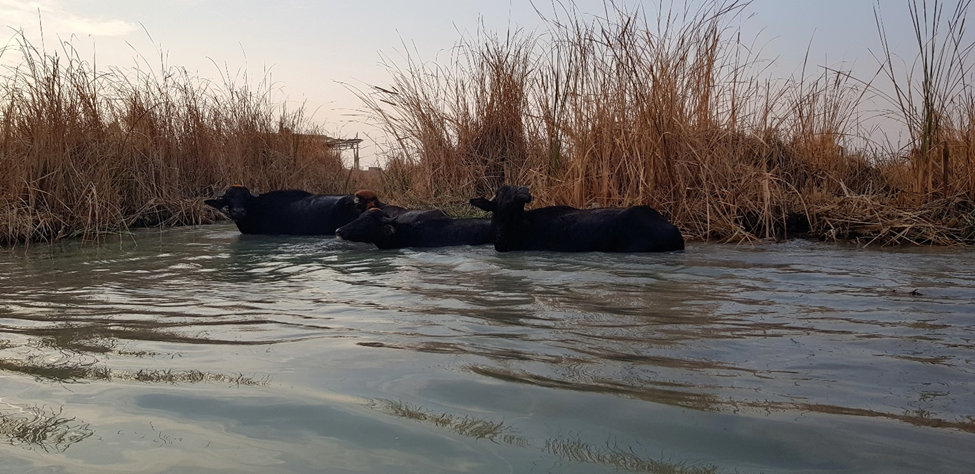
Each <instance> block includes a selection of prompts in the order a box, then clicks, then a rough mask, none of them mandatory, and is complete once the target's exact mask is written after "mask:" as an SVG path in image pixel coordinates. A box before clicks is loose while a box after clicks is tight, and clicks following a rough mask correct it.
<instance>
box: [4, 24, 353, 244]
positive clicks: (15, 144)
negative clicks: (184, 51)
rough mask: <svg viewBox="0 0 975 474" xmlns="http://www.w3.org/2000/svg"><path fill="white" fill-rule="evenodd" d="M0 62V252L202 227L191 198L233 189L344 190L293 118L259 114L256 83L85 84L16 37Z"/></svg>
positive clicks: (161, 80)
mask: <svg viewBox="0 0 975 474" xmlns="http://www.w3.org/2000/svg"><path fill="white" fill-rule="evenodd" d="M0 54H2V55H3V57H2V59H3V60H4V62H3V64H8V66H6V67H5V69H4V73H3V81H2V83H0V245H10V244H14V243H17V242H34V241H53V240H57V239H61V238H65V237H81V238H95V237H97V236H99V235H103V234H105V233H111V232H118V231H120V230H125V229H128V228H130V227H132V226H149V225H179V224H197V223H203V222H210V221H211V220H213V219H214V218H215V217H216V214H215V213H214V212H213V210H212V209H208V208H207V207H206V206H205V205H203V203H202V199H203V198H206V197H210V196H212V195H214V193H218V192H220V191H221V190H222V189H223V188H225V187H226V186H229V185H230V184H234V183H241V184H245V185H246V186H248V187H250V188H251V189H257V190H262V191H269V190H272V189H278V188H290V187H297V188H304V189H307V190H310V191H315V192H339V191H343V190H346V188H349V187H352V186H354V183H349V182H348V181H349V176H350V175H349V173H348V171H347V170H343V167H342V162H341V156H340V155H339V153H338V152H337V151H335V150H333V149H331V148H329V147H328V146H326V144H325V142H324V141H323V137H322V136H320V135H319V134H318V133H316V132H317V131H316V130H315V128H314V127H312V126H310V125H309V124H308V123H307V121H306V120H305V117H304V110H303V109H299V110H296V111H289V110H286V109H285V108H284V107H281V106H277V105H275V104H273V103H272V101H271V96H272V93H273V90H272V89H273V88H272V85H271V84H268V83H267V81H266V80H265V81H262V82H261V83H260V84H259V85H258V86H257V87H256V88H251V87H250V86H249V85H246V84H247V83H248V82H249V81H248V78H247V77H246V74H245V75H243V76H242V77H241V76H238V77H229V75H228V77H227V78H226V79H225V80H224V83H222V84H218V83H213V82H209V81H205V80H201V79H198V78H196V77H193V76H191V75H189V74H188V73H187V72H186V71H185V70H183V69H180V68H174V67H168V66H165V65H162V66H160V68H159V70H158V71H153V70H140V69H135V70H119V69H111V70H109V71H98V70H96V69H95V68H94V66H93V65H92V63H91V62H88V61H86V60H83V59H82V58H80V57H79V55H78V54H77V53H76V51H75V50H73V49H72V48H71V45H70V44H68V43H64V44H62V48H61V50H59V51H57V52H55V53H47V52H45V51H43V50H40V49H38V48H36V47H35V46H33V45H32V44H30V42H29V41H27V39H26V38H24V37H23V36H20V37H18V38H15V41H13V42H12V43H11V46H8V47H7V48H6V49H4V50H0ZM17 55H19V58H16V56H17ZM13 59H18V60H13ZM239 82H243V83H244V84H245V85H243V86H242V85H239V84H238V83H239Z"/></svg>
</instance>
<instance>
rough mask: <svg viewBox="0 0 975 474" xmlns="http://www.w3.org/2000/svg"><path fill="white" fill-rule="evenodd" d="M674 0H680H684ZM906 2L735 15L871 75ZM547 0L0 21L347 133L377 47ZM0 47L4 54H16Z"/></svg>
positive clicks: (129, 0)
mask: <svg viewBox="0 0 975 474" xmlns="http://www.w3.org/2000/svg"><path fill="white" fill-rule="evenodd" d="M627 3H628V4H634V3H639V2H632V1H630V2H627ZM674 3H675V4H676V5H677V6H676V8H677V9H682V8H683V7H682V6H681V5H683V2H681V1H675V2H674ZM691 3H692V4H694V5H697V4H699V3H700V2H691ZM657 4H658V2H643V7H644V8H645V9H646V10H649V12H650V14H651V15H652V14H653V12H655V11H656V8H657V7H656V5H657ZM669 4H670V2H669V1H667V2H665V5H669ZM907 4H908V2H907V0H903V1H891V0H884V1H881V2H879V4H878V3H877V2H875V1H870V0H803V1H799V0H754V1H752V2H751V3H750V5H749V6H748V7H747V9H746V10H745V14H744V15H743V16H742V18H741V25H740V26H741V28H742V36H743V39H744V38H748V39H752V38H757V39H758V41H757V44H758V45H760V46H762V50H763V54H762V56H763V57H765V58H767V59H775V58H777V62H776V64H775V69H774V71H775V74H777V75H780V76H788V75H789V74H792V73H794V72H797V71H798V68H799V66H800V65H801V63H802V59H803V56H804V55H805V53H806V50H807V47H809V46H810V43H811V48H810V63H811V65H813V66H823V65H826V66H831V67H849V65H850V64H855V67H856V70H857V71H863V72H862V74H865V75H869V74H871V72H872V71H873V70H875V69H876V67H877V63H876V61H875V60H874V59H873V57H872V55H871V51H873V52H875V53H876V52H879V40H878V34H877V28H876V24H875V20H874V9H875V8H876V7H877V6H878V5H879V8H880V9H881V11H882V13H883V18H884V22H885V25H886V28H887V32H888V37H889V40H890V42H891V43H892V46H894V47H895V48H897V49H898V50H899V51H901V54H903V55H904V56H906V57H907V59H908V60H913V57H914V55H915V52H914V51H913V50H912V49H911V48H914V42H913V38H912V34H913V33H912V31H911V29H910V20H909V16H908V10H907ZM557 5H558V4H553V3H552V2H551V0H539V1H535V2H534V4H533V3H532V2H531V1H528V0H509V1H490V2H485V1H483V0H480V1H468V0H453V1H429V0H412V1H372V0H358V1H323V0H279V1H276V2H267V1H253V0H249V1H217V0H212V1H206V0H165V1H148V0H101V1H96V0H36V1H29V0H28V1H25V0H0V24H2V25H3V26H5V27H6V28H4V30H3V31H4V33H3V36H0V45H2V44H3V43H4V42H6V41H7V40H8V39H9V38H13V37H14V35H15V33H16V31H19V30H22V31H24V33H25V34H26V35H27V37H28V39H29V40H30V41H31V42H32V43H33V44H34V45H35V46H37V47H39V46H40V45H41V36H40V29H39V27H38V25H39V23H40V24H41V25H42V26H43V30H44V43H43V44H44V47H45V48H46V50H47V51H48V52H54V51H57V50H58V49H59V45H58V42H59V40H71V43H72V44H73V46H74V47H75V48H76V49H78V50H79V51H81V53H82V57H83V58H85V59H88V60H91V59H94V60H95V61H96V62H97V67H98V68H99V69H105V68H107V67H108V66H120V67H129V66H136V65H140V66H141V67H143V68H145V67H146V62H147V61H148V62H149V63H150V65H151V66H158V64H159V57H160V54H164V55H165V57H166V64H167V65H169V66H173V67H176V66H179V67H185V68H186V69H187V70H189V71H190V72H191V73H195V74H197V75H198V76H200V77H203V78H208V79H214V80H219V79H220V74H221V72H222V71H224V70H227V71H230V73H231V74H232V75H234V74H237V73H238V72H243V71H246V72H247V75H248V77H249V78H250V82H251V83H253V84H255V85H256V83H257V82H258V81H259V80H260V79H261V78H263V77H264V76H265V72H266V71H270V78H271V79H272V80H273V82H274V83H275V84H276V85H277V86H278V87H279V88H280V91H281V93H280V94H279V95H280V97H281V100H287V101H288V102H289V103H294V104H300V103H303V102H304V103H305V104H306V106H307V109H308V110H309V111H310V112H313V115H312V120H313V121H314V122H315V123H318V124H321V125H322V128H323V129H324V130H325V131H326V132H327V133H329V134H331V135H335V136H342V137H351V136H354V135H355V134H356V133H357V132H358V133H362V134H367V133H368V134H373V135H374V134H375V132H372V131H371V129H370V128H369V127H368V126H366V125H365V124H363V123H361V118H360V117H359V116H358V114H357V112H356V109H357V108H358V107H359V101H358V99H357V98H356V96H355V95H354V94H353V93H352V92H351V91H349V90H348V88H347V86H346V85H343V84H349V85H352V86H356V87H360V88H363V89H366V88H368V86H372V85H379V86H385V85H388V84H389V82H390V80H389V75H388V73H387V72H386V70H385V69H384V68H383V67H382V65H381V55H385V56H388V57H390V58H391V59H393V60H394V61H395V60H398V59H400V58H401V57H402V53H403V52H404V51H405V50H406V49H407V48H409V49H410V50H411V54H415V55H418V56H419V58H420V59H422V60H424V61H435V60H437V59H438V58H439V59H441V60H446V59H448V58H449V49H450V48H451V46H453V45H454V44H455V43H456V42H457V41H458V40H459V39H460V38H461V36H462V35H468V36H474V35H475V33H476V31H477V29H478V25H479V23H483V24H484V25H485V27H486V29H488V30H492V31H499V32H504V31H505V30H508V29H512V30H513V29H519V28H520V29H523V30H526V31H534V30H538V29H539V28H540V23H541V22H540V20H539V16H538V13H536V8H537V9H538V10H539V11H542V12H543V13H544V14H546V15H550V14H551V13H552V12H553V9H554V8H555V6H557ZM575 5H576V6H577V8H578V9H579V10H580V11H582V12H584V13H586V14H595V15H598V14H601V13H602V12H603V8H604V4H603V1H602V0H577V1H576V2H575ZM8 44H10V43H8ZM5 56H7V57H5V58H3V59H4V60H5V61H9V60H10V56H14V55H11V54H10V52H9V51H8V52H7V53H6V54H5ZM844 65H845V66H844ZM291 108H292V109H293V108H294V107H291ZM362 151H363V156H364V158H365V157H367V156H371V155H372V153H373V152H374V151H375V146H373V145H372V144H371V143H370V142H369V141H368V140H367V142H366V143H363V150H362ZM364 164H365V162H364Z"/></svg>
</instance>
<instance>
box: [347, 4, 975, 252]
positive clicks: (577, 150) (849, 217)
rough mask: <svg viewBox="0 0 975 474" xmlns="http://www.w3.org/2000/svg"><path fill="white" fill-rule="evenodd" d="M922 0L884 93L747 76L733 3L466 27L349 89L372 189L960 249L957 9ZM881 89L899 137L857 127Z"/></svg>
mask: <svg viewBox="0 0 975 474" xmlns="http://www.w3.org/2000/svg"><path fill="white" fill-rule="evenodd" d="M929 3H930V2H922V3H921V4H918V3H917V2H914V3H912V4H911V6H912V9H911V15H912V19H914V24H915V26H916V29H917V41H918V46H919V51H920V54H919V57H921V58H922V59H923V60H922V61H919V62H918V65H919V66H916V67H915V68H914V69H907V70H901V69H898V67H897V66H896V61H894V60H893V58H892V57H891V54H890V52H889V50H887V49H886V48H885V52H886V53H887V54H888V56H887V58H886V60H887V63H886V64H885V68H884V74H881V75H880V76H879V77H880V79H885V78H886V79H889V80H890V82H891V83H892V84H893V85H894V90H895V92H894V93H893V94H891V93H886V94H885V93H883V92H881V88H880V87H877V86H876V85H875V80H877V79H878V78H853V77H851V76H850V74H849V73H848V72H845V71H837V70H831V69H819V70H818V71H815V72H809V73H807V72H806V71H804V72H803V76H802V77H798V78H790V79H788V80H773V79H771V78H767V77H763V71H764V70H765V66H766V65H767V62H766V61H765V60H763V59H762V58H761V57H760V48H757V47H756V46H755V45H753V44H744V43H742V41H741V38H740V33H739V32H738V31H737V30H736V29H734V28H732V27H731V25H732V24H733V23H734V21H735V20H737V19H739V18H740V16H741V15H743V12H744V11H745V10H746V7H747V6H748V2H742V1H712V2H705V3H704V4H703V6H701V7H700V8H699V9H696V10H694V9H688V10H683V11H678V10H675V9H673V7H671V8H670V9H667V8H666V7H661V8H660V9H659V10H657V11H656V12H650V13H651V14H650V15H648V14H646V12H644V11H642V10H624V9H623V8H620V7H617V6H616V5H615V4H614V3H612V2H607V3H606V4H605V11H604V14H603V15H601V16H599V17H595V18H591V17H584V16H583V15H582V14H581V13H580V12H578V11H576V10H575V9H574V7H573V5H571V4H559V5H561V7H562V8H563V12H562V14H560V15H558V16H556V17H555V18H551V19H548V20H546V28H545V29H544V30H543V31H541V32H536V33H531V34H528V33H525V32H521V31H514V32H509V33H507V34H506V35H504V36H499V35H497V34H494V33H491V32H486V31H481V32H479V33H478V35H477V36H476V37H475V38H464V39H462V40H461V41H460V42H459V43H458V44H457V46H456V47H455V48H454V49H453V50H452V51H453V53H452V58H451V61H450V62H449V63H448V64H429V63H423V62H421V61H420V60H419V59H417V58H415V57H412V56H408V57H407V58H406V60H405V65H396V64H393V63H392V62H388V64H387V67H388V70H389V72H390V75H391V78H392V85H391V86H389V87H383V88H379V87H377V88H375V89H374V90H371V91H366V92H360V93H359V95H360V98H362V100H363V101H364V103H365V104H366V107H367V109H368V110H369V111H370V115H371V117H372V120H374V121H375V122H376V123H377V124H378V125H379V126H380V127H381V128H382V129H383V130H384V131H385V132H386V134H387V135H388V136H389V137H391V140H390V142H389V144H388V146H387V147H386V154H387V158H388V162H387V170H386V173H385V180H384V182H383V186H382V191H383V193H384V194H385V195H387V196H389V197H390V199H392V200H394V201H398V202H399V203H401V204H406V205H417V206H425V205H434V206H437V207H448V208H455V209H462V208H463V207H464V203H466V201H467V199H468V198H470V197H473V196H491V195H493V193H494V190H495V189H496V188H497V186H498V185H500V184H502V183H513V184H520V185H526V186H529V187H530V188H531V189H532V192H533V194H534V195H535V197H536V200H535V202H534V203H533V205H535V206H539V205H550V204H569V205H574V206H577V207H598V206H627V205H635V204H648V205H651V206H653V207H655V208H657V209H658V210H660V211H661V212H662V213H664V214H665V215H667V216H668V217H670V218H671V220H672V221H674V223H675V224H676V225H678V227H680V228H681V230H682V231H683V232H684V234H685V236H686V237H687V238H689V239H697V240H717V241H747V240H752V239H781V238H786V237H789V236H793V235H799V234H805V235H812V236H815V237H819V238H821V239H829V240H843V239H856V240H860V241H862V242H864V243H881V244H898V243H916V244H953V243H973V242H975V211H973V210H975V205H973V201H975V164H973V153H975V152H973V149H972V141H973V139H975V120H973V119H975V93H973V91H972V88H971V84H972V79H975V77H973V76H972V71H971V69H970V66H965V65H968V64H971V61H970V60H969V59H970V58H969V56H968V53H969V52H970V51H971V46H966V45H967V44H970V43H965V39H964V28H963V26H964V22H963V21H962V20H963V19H964V18H965V12H966V11H967V8H968V4H969V3H970V2H967V1H963V2H960V3H959V6H958V7H957V8H956V10H955V11H953V12H949V15H948V16H947V17H946V18H948V19H947V20H945V18H943V15H942V13H943V12H942V11H941V10H943V9H944V8H943V5H941V4H940V3H938V2H934V6H933V7H929V5H928V4H929ZM653 13H655V14H656V15H655V16H654V15H653ZM944 24H947V27H942V29H941V30H938V28H937V27H938V25H944ZM877 26H878V33H879V34H880V36H881V38H882V39H884V38H885V35H886V33H885V31H884V28H883V22H882V21H881V20H880V16H879V15H878V22H877ZM885 44H886V42H885ZM952 65H956V66H952ZM809 69H810V70H811V69H813V68H812V67H810V68H809ZM916 70H920V73H919V74H920V75H922V76H923V77H922V78H921V79H918V75H916V74H915V71H916ZM878 100H879V101H881V103H884V104H888V106H887V107H886V108H885V110H882V111H881V112H880V115H883V116H886V117H888V118H893V119H895V120H897V121H898V122H900V123H902V124H903V125H905V126H906V127H907V128H908V129H909V130H910V135H911V140H910V143H909V144H907V146H906V147H897V146H894V145H891V144H889V143H877V141H876V140H875V139H874V138H872V136H873V135H874V134H872V133H871V130H869V129H867V128H866V126H865V125H864V123H865V121H864V115H865V112H864V109H865V108H867V104H875V103H876V102H877V101H878ZM871 107H873V105H871Z"/></svg>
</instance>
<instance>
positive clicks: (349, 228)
mask: <svg viewBox="0 0 975 474" xmlns="http://www.w3.org/2000/svg"><path fill="white" fill-rule="evenodd" d="M531 201H532V195H531V193H530V192H529V191H528V188H525V187H521V186H501V188H500V189H498V191H497V193H496V194H495V196H494V198H493V199H490V200H488V199H484V198H475V199H471V201H470V203H471V205H472V206H474V207H477V208H479V209H482V210H485V211H488V212H490V213H491V218H490V219H487V218H483V219H454V218H451V217H449V216H447V215H446V214H444V213H443V212H441V211H439V210H420V209H405V208H402V207H399V206H393V205H388V204H385V203H383V202H382V201H380V200H379V198H378V196H377V195H376V193H375V192H373V191H368V190H361V191H357V192H356V193H355V194H349V195H320V194H312V193H309V192H306V191H298V190H282V191H271V192H268V193H264V194H260V195H258V194H256V193H253V192H251V191H250V190H248V189H247V188H246V187H244V186H239V185H234V186H231V187H230V188H228V189H227V190H226V191H225V192H224V193H223V194H222V195H221V196H218V197H216V198H214V199H207V200H206V201H205V202H206V204H207V205H209V206H212V207H214V208H216V209H218V210H220V211H222V212H224V213H225V214H227V216H228V217H230V219H232V220H233V221H234V222H235V223H236V224H237V228H238V229H239V230H240V232H241V233H244V234H290V235H330V234H334V235H335V236H336V237H337V238H339V239H342V240H349V241H353V242H366V243H372V244H375V245H376V246H377V247H379V248H381V249H392V248H404V247H445V246H451V245H484V244H491V243H493V244H494V248H495V249H497V250H498V251H500V252H505V251H510V250H548V251H556V252H667V251H673V250H682V249H683V248H684V237H683V236H682V235H681V233H680V231H679V230H678V229H677V227H675V226H674V225H673V224H671V223H670V222H669V221H668V220H667V219H666V218H665V217H664V216H662V215H660V213H659V212H657V211H655V210H653V209H652V208H650V207H648V206H634V207H623V208H601V209H576V208H574V207H569V206H549V207H542V208H538V209H532V210H528V211H526V210H525V205H526V204H528V203H530V202H531Z"/></svg>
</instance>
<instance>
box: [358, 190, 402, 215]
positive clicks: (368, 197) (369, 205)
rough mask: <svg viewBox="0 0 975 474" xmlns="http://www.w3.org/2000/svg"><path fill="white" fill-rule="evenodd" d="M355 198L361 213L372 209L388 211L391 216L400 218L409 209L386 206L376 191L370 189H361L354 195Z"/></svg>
mask: <svg viewBox="0 0 975 474" xmlns="http://www.w3.org/2000/svg"><path fill="white" fill-rule="evenodd" d="M353 197H354V198H355V207H356V209H358V210H359V213H360V214H361V213H363V212H366V211H368V210H370V209H382V210H384V211H386V214H387V215H389V216H398V215H400V214H402V213H404V212H406V211H409V209H407V208H405V207H399V206H394V205H392V204H386V203H384V202H382V201H380V200H379V196H378V195H376V192H375V191H371V190H368V189H360V190H358V191H356V192H355V194H353Z"/></svg>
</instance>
